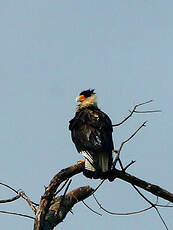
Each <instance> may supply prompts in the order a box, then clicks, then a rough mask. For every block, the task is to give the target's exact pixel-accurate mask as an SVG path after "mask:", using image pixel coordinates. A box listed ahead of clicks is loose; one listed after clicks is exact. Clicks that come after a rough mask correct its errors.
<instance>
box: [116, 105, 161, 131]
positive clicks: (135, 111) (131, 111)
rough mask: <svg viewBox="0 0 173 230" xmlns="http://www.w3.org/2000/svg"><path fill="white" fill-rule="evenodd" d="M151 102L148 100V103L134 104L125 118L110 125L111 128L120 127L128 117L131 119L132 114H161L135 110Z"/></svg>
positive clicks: (153, 111)
mask: <svg viewBox="0 0 173 230" xmlns="http://www.w3.org/2000/svg"><path fill="white" fill-rule="evenodd" d="M151 102H153V100H149V101H146V102H143V103H140V104H136V105H135V106H134V107H133V109H132V110H129V112H130V114H129V115H128V116H127V117H125V118H124V119H123V120H122V121H121V122H119V123H117V124H114V125H112V127H116V126H120V125H122V124H123V123H124V122H125V121H127V120H128V119H129V118H130V117H132V115H133V114H134V113H155V112H161V110H148V111H137V110H136V109H137V108H138V107H140V106H142V105H146V104H149V103H151Z"/></svg>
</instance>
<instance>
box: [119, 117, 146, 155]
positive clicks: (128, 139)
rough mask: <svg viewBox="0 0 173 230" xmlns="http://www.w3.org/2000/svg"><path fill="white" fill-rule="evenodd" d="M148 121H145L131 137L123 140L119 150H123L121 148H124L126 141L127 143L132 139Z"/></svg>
mask: <svg viewBox="0 0 173 230" xmlns="http://www.w3.org/2000/svg"><path fill="white" fill-rule="evenodd" d="M146 123H147V121H144V122H143V123H142V125H141V126H140V127H139V128H138V129H137V130H136V131H135V132H134V133H133V134H132V135H131V136H130V137H129V138H127V139H126V140H125V141H123V142H122V143H121V146H120V148H119V152H121V150H122V147H123V145H124V144H125V143H127V142H128V141H130V140H131V139H132V138H133V137H134V136H135V135H136V134H137V133H138V132H139V130H140V129H141V128H142V127H145V125H146Z"/></svg>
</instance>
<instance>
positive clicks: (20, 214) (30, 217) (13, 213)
mask: <svg viewBox="0 0 173 230" xmlns="http://www.w3.org/2000/svg"><path fill="white" fill-rule="evenodd" d="M0 213H4V214H11V215H15V216H22V217H26V218H29V219H33V220H35V218H34V217H32V216H28V215H24V214H22V213H16V212H8V211H2V210H0Z"/></svg>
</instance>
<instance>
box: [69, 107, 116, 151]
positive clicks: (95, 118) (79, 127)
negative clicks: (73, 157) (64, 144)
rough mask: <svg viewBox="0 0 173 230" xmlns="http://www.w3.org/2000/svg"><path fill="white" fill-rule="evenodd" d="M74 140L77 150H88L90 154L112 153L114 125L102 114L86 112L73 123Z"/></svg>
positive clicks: (71, 124)
mask: <svg viewBox="0 0 173 230" xmlns="http://www.w3.org/2000/svg"><path fill="white" fill-rule="evenodd" d="M70 127H71V131H72V139H73V142H74V143H75V145H76V147H77V150H78V151H79V152H81V150H87V151H88V152H90V154H92V153H94V152H99V151H112V149H113V142H112V124H111V121H110V119H109V117H108V116H107V115H106V114H105V113H103V112H101V111H97V112H93V111H90V110H88V111H85V112H83V113H81V114H78V116H77V117H76V118H75V119H74V120H72V121H71V123H70Z"/></svg>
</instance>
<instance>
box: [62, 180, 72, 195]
mask: <svg viewBox="0 0 173 230" xmlns="http://www.w3.org/2000/svg"><path fill="white" fill-rule="evenodd" d="M71 182H72V179H71V180H70V181H69V182H68V185H67V187H66V189H65V191H64V194H63V196H65V195H66V193H67V191H68V189H69V186H70V184H71Z"/></svg>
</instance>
